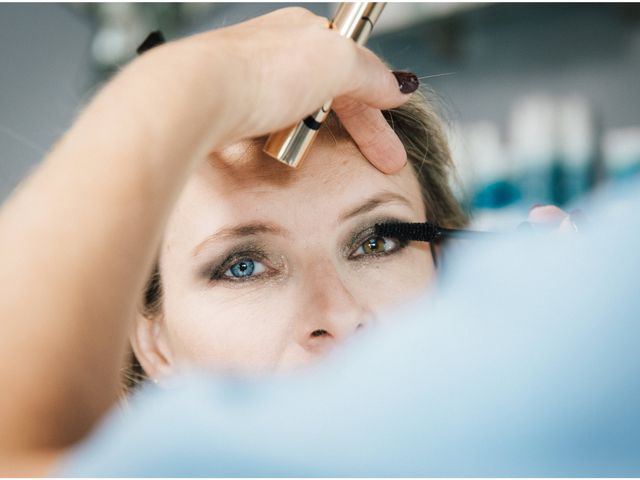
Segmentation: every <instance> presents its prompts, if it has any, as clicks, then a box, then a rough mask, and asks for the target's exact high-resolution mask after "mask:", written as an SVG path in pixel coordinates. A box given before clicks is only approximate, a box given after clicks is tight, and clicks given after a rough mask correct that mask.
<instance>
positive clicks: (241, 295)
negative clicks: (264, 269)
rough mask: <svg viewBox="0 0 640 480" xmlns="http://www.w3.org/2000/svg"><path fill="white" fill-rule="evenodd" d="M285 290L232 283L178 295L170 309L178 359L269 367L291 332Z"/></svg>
mask: <svg viewBox="0 0 640 480" xmlns="http://www.w3.org/2000/svg"><path fill="white" fill-rule="evenodd" d="M256 283H257V282H256ZM285 295H286V289H278V288H269V287H266V286H263V287H262V288H259V287H258V286H257V285H251V286H249V285H245V286H239V285H232V286H231V287H230V288H225V287H224V286H215V287H212V288H208V289H204V290H202V291H200V292H198V293H196V294H191V295H186V296H183V298H182V299H179V300H178V299H176V302H173V303H172V304H171V305H172V308H169V309H168V310H167V312H166V313H167V325H168V327H169V335H170V343H171V345H172V348H173V350H174V355H175V357H176V359H177V360H179V361H181V362H189V363H194V362H195V363H196V364H198V365H200V366H204V367H207V368H214V369H215V368H221V369H229V368H231V369H236V368H240V369H242V370H246V369H247V368H263V367H266V366H267V364H268V363H269V362H271V361H273V359H274V358H275V357H277V349H278V348H279V345H281V343H282V336H283V335H284V333H283V332H286V331H287V328H286V318H287V317H288V315H287V313H286V308H287V305H288V304H287V301H286V300H284V299H283V298H282V297H283V296H285Z"/></svg>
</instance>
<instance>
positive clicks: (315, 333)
mask: <svg viewBox="0 0 640 480" xmlns="http://www.w3.org/2000/svg"><path fill="white" fill-rule="evenodd" d="M326 335H329V332H327V331H326V330H314V331H313V332H311V336H312V337H324V336H326Z"/></svg>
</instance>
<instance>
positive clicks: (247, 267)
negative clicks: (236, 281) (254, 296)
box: [229, 258, 256, 278]
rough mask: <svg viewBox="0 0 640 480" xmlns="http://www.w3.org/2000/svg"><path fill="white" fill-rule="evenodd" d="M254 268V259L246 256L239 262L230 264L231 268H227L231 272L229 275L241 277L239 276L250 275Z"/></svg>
mask: <svg viewBox="0 0 640 480" xmlns="http://www.w3.org/2000/svg"><path fill="white" fill-rule="evenodd" d="M255 268H256V264H255V263H254V261H253V260H251V259H249V258H246V259H244V260H240V261H239V262H237V263H234V264H233V265H231V268H229V271H230V272H231V275H233V276H234V277H238V278H241V277H249V276H251V274H252V273H253V271H254V270H255Z"/></svg>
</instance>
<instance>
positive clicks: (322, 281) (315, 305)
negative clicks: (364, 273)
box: [296, 265, 373, 352]
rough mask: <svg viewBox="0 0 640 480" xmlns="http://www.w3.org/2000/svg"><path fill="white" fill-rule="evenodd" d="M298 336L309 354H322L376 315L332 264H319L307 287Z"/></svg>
mask: <svg viewBox="0 0 640 480" xmlns="http://www.w3.org/2000/svg"><path fill="white" fill-rule="evenodd" d="M303 290H304V294H303V295H304V298H305V301H304V302H303V303H302V305H301V311H300V312H299V316H298V321H297V325H296V337H297V341H298V342H299V343H300V345H301V346H302V347H303V348H304V349H305V350H308V351H312V352H322V351H324V350H326V349H327V348H330V347H332V346H334V345H335V344H336V343H339V342H340V341H343V340H345V339H347V338H349V337H350V336H351V335H353V334H354V333H356V332H358V331H359V330H360V329H362V328H364V327H365V326H366V325H368V324H369V323H370V322H371V320H372V318H373V315H372V314H371V312H370V311H369V310H368V309H367V308H366V307H365V306H363V305H361V304H360V303H359V302H358V301H357V300H356V299H355V298H354V296H353V295H352V293H351V291H350V289H349V285H348V282H346V281H344V280H343V279H342V278H340V275H339V274H338V272H337V271H336V269H335V268H334V267H333V266H331V265H324V266H320V265H316V266H315V268H314V269H313V271H312V272H309V276H308V278H307V281H306V282H305V287H304V289H303Z"/></svg>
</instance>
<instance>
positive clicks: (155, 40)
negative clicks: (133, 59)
mask: <svg viewBox="0 0 640 480" xmlns="http://www.w3.org/2000/svg"><path fill="white" fill-rule="evenodd" d="M165 41H166V40H165V39H164V35H162V32H161V31H160V30H155V31H153V32H151V33H150V34H149V35H148V36H147V38H145V39H144V42H142V43H141V44H140V46H139V47H138V48H137V49H136V52H137V53H138V55H141V54H143V53H144V52H146V51H147V50H151V49H152V48H153V47H157V46H158V45H162V44H163V43H165Z"/></svg>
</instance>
